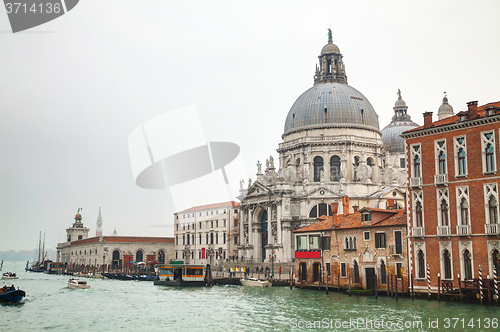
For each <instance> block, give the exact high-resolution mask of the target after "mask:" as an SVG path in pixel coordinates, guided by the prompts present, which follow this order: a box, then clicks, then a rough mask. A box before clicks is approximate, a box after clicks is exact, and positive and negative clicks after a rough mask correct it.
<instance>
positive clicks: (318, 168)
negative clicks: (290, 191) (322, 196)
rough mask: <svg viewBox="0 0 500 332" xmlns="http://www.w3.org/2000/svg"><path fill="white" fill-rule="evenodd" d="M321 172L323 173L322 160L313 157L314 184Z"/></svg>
mask: <svg viewBox="0 0 500 332" xmlns="http://www.w3.org/2000/svg"><path fill="white" fill-rule="evenodd" d="M321 171H323V158H321V157H319V156H318V157H314V182H319V181H320V173H321Z"/></svg>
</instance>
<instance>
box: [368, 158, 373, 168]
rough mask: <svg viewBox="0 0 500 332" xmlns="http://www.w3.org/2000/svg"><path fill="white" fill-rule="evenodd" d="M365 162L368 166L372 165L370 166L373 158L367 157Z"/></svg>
mask: <svg viewBox="0 0 500 332" xmlns="http://www.w3.org/2000/svg"><path fill="white" fill-rule="evenodd" d="M366 164H367V165H368V166H370V167H372V166H373V159H372V158H368V159H366Z"/></svg>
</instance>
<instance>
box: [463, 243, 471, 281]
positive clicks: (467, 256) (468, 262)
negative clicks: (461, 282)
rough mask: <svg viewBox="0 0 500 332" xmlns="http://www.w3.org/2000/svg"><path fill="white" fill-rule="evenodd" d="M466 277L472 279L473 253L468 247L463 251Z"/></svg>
mask: <svg viewBox="0 0 500 332" xmlns="http://www.w3.org/2000/svg"><path fill="white" fill-rule="evenodd" d="M463 259H464V260H463V263H464V279H472V255H471V253H470V251H469V250H468V249H465V250H464V253H463Z"/></svg>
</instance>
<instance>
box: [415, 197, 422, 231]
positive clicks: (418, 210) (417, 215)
mask: <svg viewBox="0 0 500 332" xmlns="http://www.w3.org/2000/svg"><path fill="white" fill-rule="evenodd" d="M415 219H416V226H415V227H423V220H422V203H420V202H417V204H416V207H415Z"/></svg>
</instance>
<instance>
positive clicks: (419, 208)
mask: <svg viewBox="0 0 500 332" xmlns="http://www.w3.org/2000/svg"><path fill="white" fill-rule="evenodd" d="M413 206H414V215H413V227H424V210H423V193H422V191H414V192H413Z"/></svg>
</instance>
